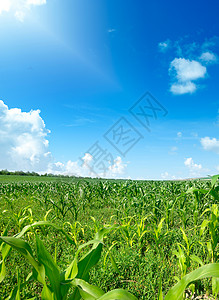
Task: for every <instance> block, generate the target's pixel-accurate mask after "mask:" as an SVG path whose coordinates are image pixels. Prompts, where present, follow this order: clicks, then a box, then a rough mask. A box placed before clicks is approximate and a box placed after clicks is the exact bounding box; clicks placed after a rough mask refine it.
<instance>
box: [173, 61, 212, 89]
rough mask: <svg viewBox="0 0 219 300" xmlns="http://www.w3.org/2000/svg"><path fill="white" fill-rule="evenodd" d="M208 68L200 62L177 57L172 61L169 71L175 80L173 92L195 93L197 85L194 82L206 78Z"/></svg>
mask: <svg viewBox="0 0 219 300" xmlns="http://www.w3.org/2000/svg"><path fill="white" fill-rule="evenodd" d="M206 72H207V69H206V67H205V66H203V65H202V64H201V63H200V62H198V61H195V60H189V59H185V58H175V59H174V60H173V61H172V62H171V63H170V68H169V73H170V76H171V77H172V78H173V79H174V81H175V82H173V84H172V85H171V88H170V90H171V92H172V93H173V94H186V93H193V92H195V91H196V89H197V85H196V84H195V83H194V82H193V81H194V80H198V79H200V78H204V77H205V75H206Z"/></svg>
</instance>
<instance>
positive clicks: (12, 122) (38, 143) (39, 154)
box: [0, 100, 50, 171]
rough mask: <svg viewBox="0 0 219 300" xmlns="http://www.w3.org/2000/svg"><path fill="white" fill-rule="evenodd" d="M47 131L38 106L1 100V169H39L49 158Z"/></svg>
mask: <svg viewBox="0 0 219 300" xmlns="http://www.w3.org/2000/svg"><path fill="white" fill-rule="evenodd" d="M48 133H49V130H47V129H46V128H45V123H44V121H43V119H42V118H41V117H40V111H39V110H31V111H30V112H22V111H21V110H20V109H18V108H12V109H9V108H8V106H7V105H5V104H4V102H3V101H1V100H0V153H1V156H0V169H4V168H8V169H10V170H21V169H22V170H23V171H27V170H35V171H40V170H41V168H42V167H43V166H44V165H45V164H47V162H48V161H49V159H50V152H49V150H48V146H49V141H48V139H47V135H48Z"/></svg>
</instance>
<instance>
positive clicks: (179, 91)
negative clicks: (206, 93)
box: [170, 81, 197, 95]
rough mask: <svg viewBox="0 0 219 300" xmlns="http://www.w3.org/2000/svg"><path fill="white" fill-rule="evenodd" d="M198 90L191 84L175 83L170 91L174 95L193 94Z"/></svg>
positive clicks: (189, 82)
mask: <svg viewBox="0 0 219 300" xmlns="http://www.w3.org/2000/svg"><path fill="white" fill-rule="evenodd" d="M196 90H197V86H196V85H195V84H194V83H193V82H191V81H188V82H182V83H179V82H178V83H173V84H172V85H171V87H170V91H171V92H172V93H173V94H174V95H183V94H188V93H190V94H192V93H194V92H195V91H196Z"/></svg>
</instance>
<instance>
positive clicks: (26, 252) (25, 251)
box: [0, 236, 46, 285]
mask: <svg viewBox="0 0 219 300" xmlns="http://www.w3.org/2000/svg"><path fill="white" fill-rule="evenodd" d="M0 239H1V240H2V241H4V242H5V243H7V244H8V245H10V246H11V247H12V248H14V249H16V250H17V251H18V252H20V253H21V254H22V255H23V256H24V257H25V258H26V259H27V260H28V261H29V262H30V264H31V265H32V266H33V268H34V272H33V275H34V277H36V278H37V280H38V281H39V282H40V283H42V284H43V285H44V284H46V282H45V269H44V266H43V265H41V264H40V263H39V262H37V261H36V260H35V259H34V258H33V253H32V250H31V248H30V245H29V244H28V243H27V242H25V241H23V240H21V239H18V238H15V237H3V236H1V237H0Z"/></svg>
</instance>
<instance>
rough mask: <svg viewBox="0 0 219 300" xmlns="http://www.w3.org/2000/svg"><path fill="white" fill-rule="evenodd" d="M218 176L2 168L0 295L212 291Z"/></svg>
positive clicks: (168, 296)
mask: <svg viewBox="0 0 219 300" xmlns="http://www.w3.org/2000/svg"><path fill="white" fill-rule="evenodd" d="M218 178H219V176H217V175H216V176H213V177H212V178H211V179H210V180H194V181H131V180H127V181H123V180H120V181H118V180H97V179H93V180H92V179H87V180H85V179H78V180H77V179H56V180H55V179H53V180H51V181H50V179H49V178H47V180H46V181H45V180H44V181H40V180H39V179H38V180H29V181H28V180H26V181H24V180H16V181H13V180H12V179H11V177H10V176H9V177H8V179H6V180H4V181H2V182H1V181H0V231H1V236H0V299H8V300H9V299H16V300H17V299H44V300H50V299H51V300H60V299H63V300H64V299H73V300H80V299H84V300H95V299H100V300H105V299H106V300H107V299H131V300H132V299H133V300H134V299H156V300H161V299H165V300H173V299H202V298H200V297H206V298H205V299H218V295H219V263H218V257H219V247H218V242H219V205H218V204H219V184H218V182H219V181H218ZM0 180H1V178H0ZM203 299H204V298H203Z"/></svg>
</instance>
